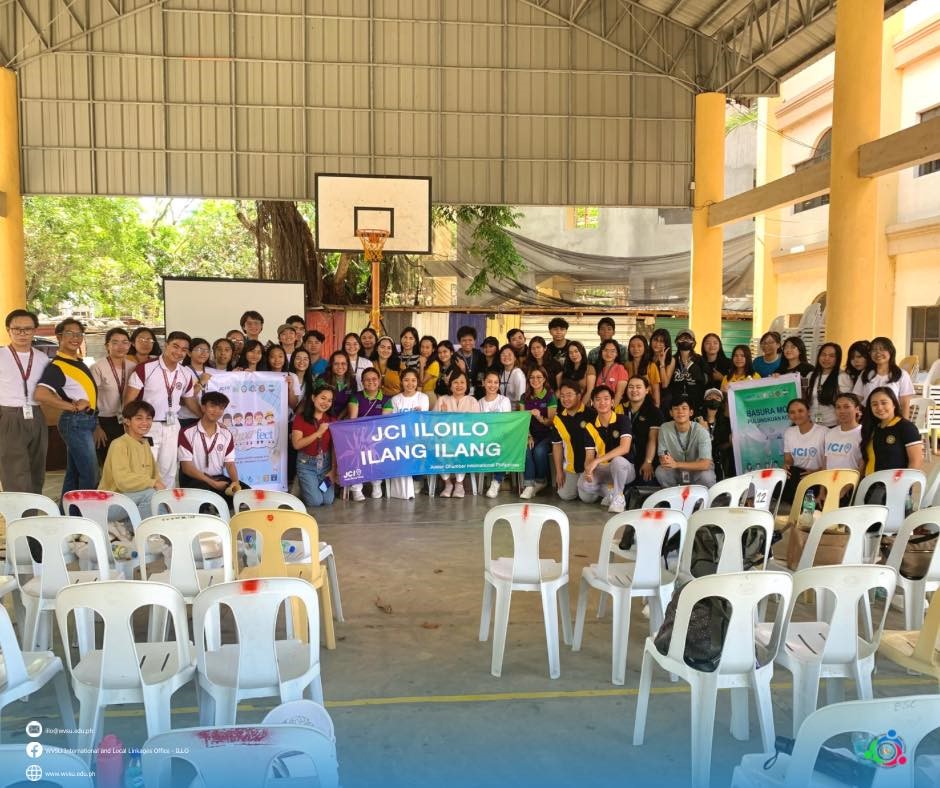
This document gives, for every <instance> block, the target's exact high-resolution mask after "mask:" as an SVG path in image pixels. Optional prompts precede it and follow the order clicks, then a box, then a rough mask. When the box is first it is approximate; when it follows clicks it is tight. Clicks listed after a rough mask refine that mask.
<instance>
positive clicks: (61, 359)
mask: <svg viewBox="0 0 940 788" xmlns="http://www.w3.org/2000/svg"><path fill="white" fill-rule="evenodd" d="M37 385H40V386H44V387H45V388H47V389H50V390H51V391H53V392H55V393H56V394H57V395H58V396H59V397H60V398H61V399H64V400H65V401H66V402H77V401H78V400H82V399H85V400H88V407H89V408H91V409H92V410H95V409H96V408H97V407H98V387H97V386H96V385H95V380H94V378H93V377H92V376H91V370H90V369H88V367H86V366H85V362H84V361H82V360H81V359H78V358H69V357H68V356H63V355H61V354H56V357H55V358H54V359H52V361H51V362H50V363H49V366H47V367H46V368H45V369H44V370H43V371H42V375H41V376H40V378H39V383H38V384H37Z"/></svg>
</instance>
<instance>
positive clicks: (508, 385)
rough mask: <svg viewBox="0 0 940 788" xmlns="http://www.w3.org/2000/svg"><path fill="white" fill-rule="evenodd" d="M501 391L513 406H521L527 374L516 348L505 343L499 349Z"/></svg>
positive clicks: (498, 369)
mask: <svg viewBox="0 0 940 788" xmlns="http://www.w3.org/2000/svg"><path fill="white" fill-rule="evenodd" d="M497 371H498V372H499V393H500V394H502V395H503V396H504V397H507V398H508V399H509V401H510V402H511V403H512V406H513V408H516V407H518V406H519V403H520V402H521V401H522V397H523V396H524V395H525V389H526V376H525V372H523V371H522V368H521V367H520V366H519V359H518V357H517V356H516V350H515V348H513V346H512V345H503V346H502V347H501V348H500V349H499V367H498V368H497Z"/></svg>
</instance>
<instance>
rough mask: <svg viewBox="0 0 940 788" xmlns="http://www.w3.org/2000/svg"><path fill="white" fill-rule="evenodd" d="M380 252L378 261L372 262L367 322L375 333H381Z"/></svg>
mask: <svg viewBox="0 0 940 788" xmlns="http://www.w3.org/2000/svg"><path fill="white" fill-rule="evenodd" d="M380 264H381V252H380V253H379V259H373V260H372V312H371V314H370V315H369V322H370V323H371V325H372V328H374V329H375V330H376V331H377V332H379V333H381V332H382V279H381V276H382V268H381V265H380Z"/></svg>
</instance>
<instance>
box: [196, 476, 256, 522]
mask: <svg viewBox="0 0 940 788" xmlns="http://www.w3.org/2000/svg"><path fill="white" fill-rule="evenodd" d="M209 478H210V479H213V480H214V481H217V482H225V483H226V484H231V482H232V480H231V479H229V477H228V476H226V475H225V474H219V475H218V476H210V477H209ZM239 484H240V485H241V488H242V489H243V490H250V489H251V487H249V486H248V485H247V484H245V483H244V482H242V481H240V482H239ZM180 487H188V488H190V489H192V490H207V491H208V492H214V493H216V495H221V496H222V497H223V498H224V499H225V500H226V502H227V503H228V508H229V509H231V508H232V496H231V495H226V494H225V490H217V489H215V487H212V486H211V485H210V484H208V483H206V482H204V481H202V480H201V479H194V478H193V477H192V476H187V475H186V474H184V473H183V472H182V471H180ZM203 509H205V511H203ZM211 509H212V507H211V506H210V505H209V504H207V503H206V504H203V505H202V506H201V507H200V510H199V511H200V513H202V514H212V511H211Z"/></svg>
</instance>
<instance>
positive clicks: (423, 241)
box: [316, 173, 431, 254]
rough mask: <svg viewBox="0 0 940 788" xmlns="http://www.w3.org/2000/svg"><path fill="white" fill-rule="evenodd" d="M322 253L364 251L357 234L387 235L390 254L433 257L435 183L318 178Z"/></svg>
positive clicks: (318, 238) (393, 177) (393, 178)
mask: <svg viewBox="0 0 940 788" xmlns="http://www.w3.org/2000/svg"><path fill="white" fill-rule="evenodd" d="M316 202H317V227H316V241H317V248H318V249H319V250H320V251H322V252H361V251H362V241H361V240H360V239H359V238H358V237H357V235H356V232H357V230H363V229H377V230H388V232H389V236H388V239H387V240H386V242H385V248H384V251H385V253H386V254H387V253H393V254H394V253H396V252H399V253H402V254H430V253H431V179H430V178H426V177H417V176H397V175H342V174H333V173H317V175H316Z"/></svg>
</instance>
